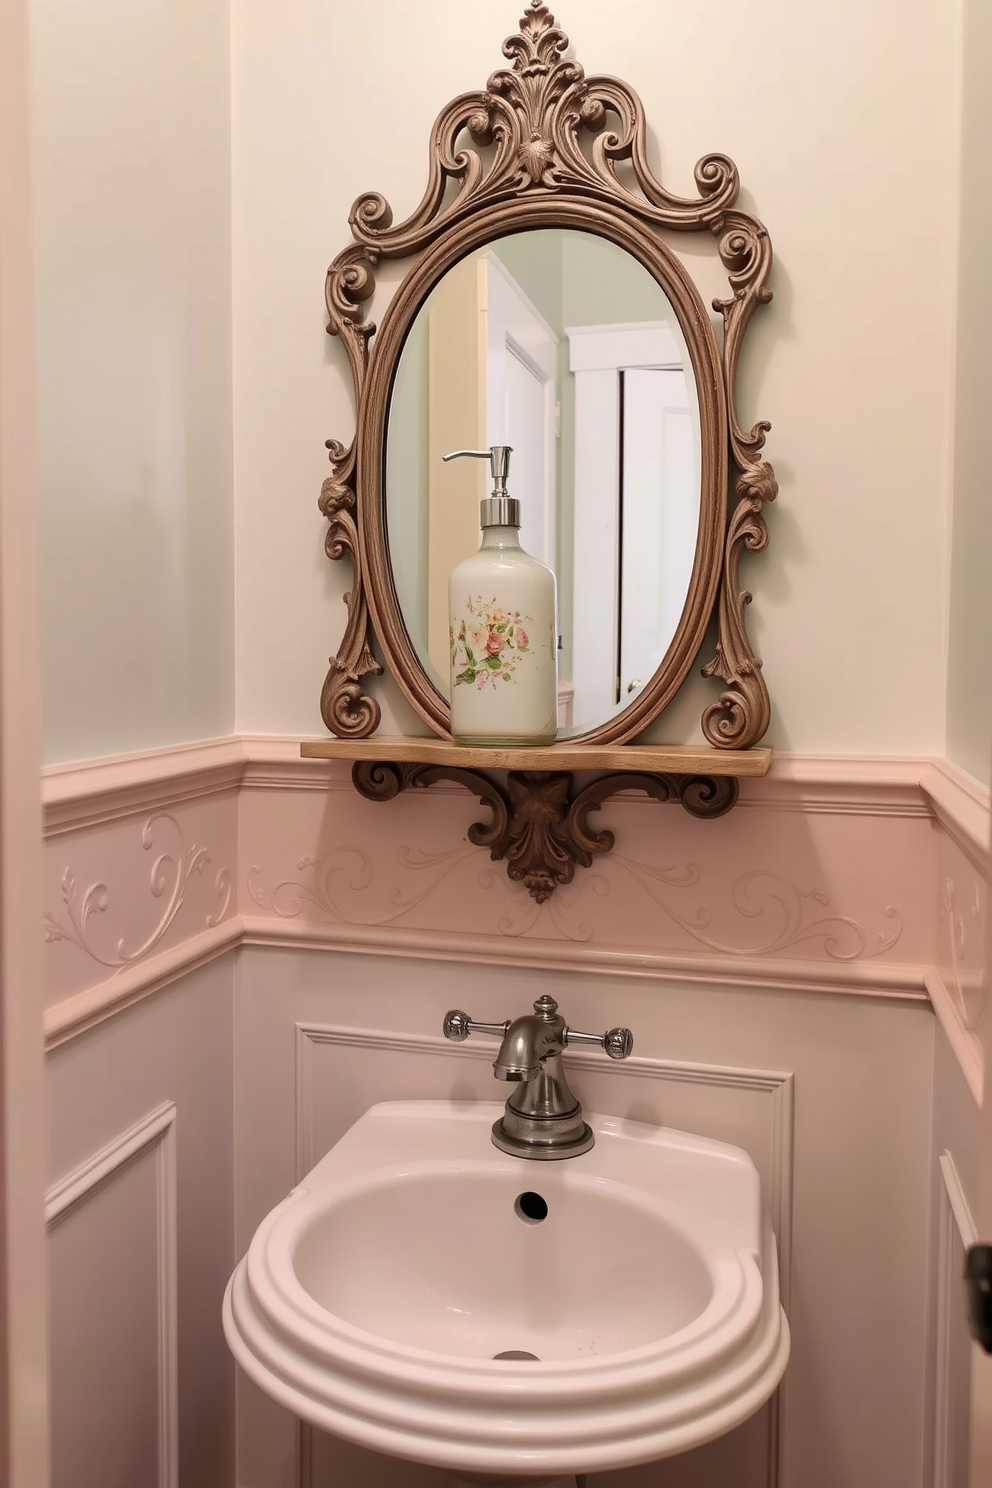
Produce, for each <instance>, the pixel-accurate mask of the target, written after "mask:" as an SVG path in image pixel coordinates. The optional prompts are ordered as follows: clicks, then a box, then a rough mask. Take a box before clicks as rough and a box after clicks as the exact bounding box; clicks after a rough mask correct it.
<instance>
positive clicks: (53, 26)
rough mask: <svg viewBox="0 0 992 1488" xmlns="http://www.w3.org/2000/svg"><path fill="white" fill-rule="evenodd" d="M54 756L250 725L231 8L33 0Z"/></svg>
mask: <svg viewBox="0 0 992 1488" xmlns="http://www.w3.org/2000/svg"><path fill="white" fill-rule="evenodd" d="M28 10H29V17H30V26H31V76H30V82H31V112H32V119H31V135H32V152H33V193H34V213H33V215H34V222H33V227H34V236H35V278H36V296H35V298H36V311H35V313H36V326H37V361H38V375H37V427H38V491H39V502H38V504H39V533H40V580H41V635H42V655H43V667H42V673H43V745H44V756H45V759H46V761H49V762H52V761H59V760H67V759H77V758H84V757H87V756H93V755H100V754H109V753H112V752H116V751H122V750H128V749H141V748H147V747H150V746H153V745H158V744H167V743H171V742H174V741H178V740H183V739H190V738H199V737H203V736H209V735H213V734H221V733H226V732H228V731H229V730H230V728H231V727H232V725H233V718H234V684H233V670H234V628H233V603H234V594H233V582H234V581H233V526H234V516H233V502H232V488H231V373H230V362H231V350H230V339H231V333H230V321H231V310H230V275H231V269H230V149H229V140H230V118H229V113H230V109H229V99H230V87H229V71H230V61H229V51H230V46H229V22H228V13H227V7H226V6H224V5H219V4H215V3H210V4H200V3H197V0H168V3H164V4H161V5H157V6H145V5H141V6H135V5H130V4H127V3H125V0H101V3H100V4H99V5H95V4H94V5H82V6H81V5H78V4H75V3H73V0H31V3H30V5H29V7H28Z"/></svg>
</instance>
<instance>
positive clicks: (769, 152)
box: [232, 0, 959, 753]
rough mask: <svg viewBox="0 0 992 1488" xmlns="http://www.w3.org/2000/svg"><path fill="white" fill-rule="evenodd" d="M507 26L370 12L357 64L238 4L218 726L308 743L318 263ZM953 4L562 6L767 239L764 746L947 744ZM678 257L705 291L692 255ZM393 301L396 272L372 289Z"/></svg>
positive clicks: (587, 50) (756, 383)
mask: <svg viewBox="0 0 992 1488" xmlns="http://www.w3.org/2000/svg"><path fill="white" fill-rule="evenodd" d="M520 8H521V7H520V5H519V4H517V5H515V6H508V7H507V8H506V10H505V11H502V10H501V8H500V7H498V6H496V7H494V6H493V5H492V4H487V5H484V6H483V5H471V6H464V7H462V8H461V9H460V10H459V11H458V12H457V13H456V14H454V15H453V14H452V12H451V11H450V8H448V7H443V6H442V5H441V3H440V0H421V3H418V4H417V5H416V6H411V5H409V4H408V3H407V0H381V3H380V4H379V5H378V6H377V7H376V12H375V38H374V46H373V45H372V41H371V38H370V32H369V17H368V14H367V12H366V11H364V10H362V9H361V8H360V7H347V6H327V5H325V4H323V3H318V0H291V3H289V4H286V5H282V6H279V7H276V8H273V7H272V6H270V5H267V4H263V3H261V0H245V3H243V4H241V5H238V6H237V7H235V9H234V13H233V25H234V33H233V52H234V64H233V95H234V134H233V144H232V149H233V172H234V197H233V214H234V218H233V220H234V348H235V357H234V361H235V388H234V392H235V472H236V485H237V499H238V507H239V521H238V541H237V568H238V597H237V633H238V656H237V677H238V680H237V716H238V726H239V727H240V728H243V729H248V730H259V731H265V732H271V731H290V732H291V731H296V730H300V731H315V730H318V731H319V729H320V720H319V716H318V711H317V699H318V696H319V690H320V684H321V681H322V679H323V675H324V670H325V667H326V659H327V655H328V653H329V652H331V651H333V650H334V649H335V647H336V645H337V642H338V639H339V637H340V635H341V632H342V630H343V626H344V620H345V614H344V608H343V606H342V604H341V602H340V601H341V596H342V593H343V591H344V588H345V585H346V583H347V581H348V575H347V572H346V566H345V565H340V566H333V565H330V564H328V563H327V561H326V559H325V557H324V554H323V549H322V540H323V522H322V520H321V519H320V517H319V515H318V513H317V511H316V506H315V502H316V496H317V493H318V491H319V487H320V482H321V480H322V478H323V476H324V474H325V473H326V470H327V466H326V463H325V456H324V451H323V441H324V440H325V439H326V438H327V437H328V436H331V435H332V436H335V437H338V438H342V439H347V438H349V437H350V435H351V431H352V428H353V424H354V412H353V405H352V394H351V386H350V377H349V376H348V373H347V370H346V366H345V361H344V356H343V353H342V350H341V348H340V346H338V345H337V344H336V343H335V342H334V341H333V340H329V339H328V338H327V337H326V336H325V334H324V328H323V327H324V311H323V304H322V281H323V274H324V270H325V268H326V265H327V263H328V261H329V259H330V258H331V257H332V256H333V255H334V254H335V253H336V252H337V251H339V250H340V249H341V248H342V247H344V246H345V244H346V243H347V242H348V240H349V230H348V227H347V218H348V212H349V209H350V207H351V204H352V202H353V201H354V200H355V198H356V197H357V196H358V195H359V194H360V193H361V192H364V191H369V190H376V191H381V192H382V193H383V194H384V195H385V196H386V198H387V200H388V201H389V202H390V203H391V205H392V207H393V210H394V220H395V221H400V220H402V219H403V218H404V217H405V216H406V215H407V214H409V213H410V212H411V211H412V210H413V208H414V207H415V206H416V204H417V202H418V201H419V199H420V195H421V192H422V190H423V187H424V184H425V182H426V178H427V152H428V140H429V136H430V129H431V125H432V123H433V120H434V118H435V116H436V114H437V112H438V110H439V109H440V108H441V107H442V106H443V105H444V104H445V103H446V102H447V101H448V100H449V99H450V98H452V97H453V96H454V95H455V94H457V93H459V92H461V91H464V90H468V89H472V88H481V87H484V85H485V82H486V79H487V78H488V76H489V74H490V73H491V72H492V71H493V69H494V68H495V67H497V66H499V65H500V64H501V61H502V58H501V52H500V45H501V42H502V40H503V37H504V36H505V35H506V34H508V33H509V32H510V31H511V30H512V29H513V28H514V27H515V24H516V21H517V19H518V16H519V13H520ZM957 11H958V7H957V5H956V4H951V5H944V4H935V3H933V0H910V3H908V4H907V3H904V0H875V3H873V4H871V5H865V4H864V3H863V0H837V3H835V4H832V5H830V6H796V5H793V4H790V3H788V0H754V3H753V4H751V5H748V6H738V5H733V4H731V3H729V0H717V3H714V4H712V5H708V6H687V5H683V4H679V3H676V0H637V3H631V4H628V5H625V6H622V7H614V8H613V9H612V10H611V11H610V12H609V14H608V15H607V14H606V13H605V12H604V10H603V8H602V6H600V5H596V4H594V3H593V0H564V3H563V4H562V5H561V6H558V7H557V12H558V14H559V19H560V21H561V23H562V25H563V26H564V28H565V30H566V31H567V32H568V34H569V36H570V38H571V41H572V44H573V47H574V50H575V53H576V55H577V57H578V58H579V60H580V61H581V62H582V63H583V65H584V66H585V67H586V69H587V71H588V72H590V73H596V72H604V73H612V74H615V75H618V76H620V77H622V78H624V79H626V80H627V81H628V82H629V83H630V84H631V85H632V86H633V87H635V88H636V89H637V90H638V91H639V93H640V95H641V97H642V100H643V102H644V105H645V108H646V111H647V116H648V119H649V120H650V126H651V133H650V156H651V159H652V161H653V164H654V166H655V167H656V168H657V169H660V170H662V172H663V179H664V180H665V182H666V183H667V185H668V186H669V187H671V188H672V189H674V190H678V191H681V192H683V193H686V194H689V193H691V192H693V191H694V187H693V182H692V168H693V165H694V164H695V162H696V160H697V159H698V158H699V157H700V156H701V155H703V154H704V153H706V152H709V151H714V150H718V151H725V152H726V153H727V154H729V155H730V156H731V157H732V158H733V159H734V160H735V161H736V162H737V164H738V167H739V169H740V172H741V176H742V180H743V182H744V184H745V190H746V202H747V204H748V206H750V207H753V209H754V210H755V211H756V212H757V213H758V214H759V216H760V217H761V218H762V219H763V220H764V221H765V222H766V223H767V224H768V226H769V229H770V231H771V235H772V242H773V245H774V248H775V252H776V266H775V269H774V274H773V280H772V287H773V289H774V292H775V300H774V302H773V303H772V305H771V306H770V307H769V308H768V309H767V310H766V311H765V312H763V314H762V315H761V317H760V318H759V320H758V321H757V322H756V324H755V328H754V331H753V338H752V342H751V345H750V347H749V348H748V350H747V353H746V356H745V359H744V363H743V366H742V369H741V410H742V417H743V418H744V420H745V421H746V422H750V421H752V420H753V419H756V418H768V419H770V420H771V421H772V423H773V430H772V433H771V436H770V440H769V444H768V452H769V456H770V458H771V459H772V460H773V462H774V464H775V466H776V469H777V471H778V474H779V477H780V481H781V495H780V497H779V501H778V503H777V505H776V507H775V508H774V509H773V510H772V512H771V513H770V519H771V529H772V537H771V546H770V549H769V551H768V552H767V553H766V554H764V555H762V556H761V558H760V559H757V560H755V561H754V562H753V563H752V564H751V566H750V567H749V569H748V570H747V571H746V574H745V581H746V582H747V583H748V585H749V587H751V588H753V590H754V592H755V603H754V605H753V607H752V609H753V616H752V620H751V626H752V632H753V635H754V637H755V640H756V643H757V646H758V649H759V651H760V652H761V654H762V655H763V657H764V661H765V672H766V676H767V678H768V681H769V685H770V688H771V692H772V698H773V704H774V710H775V717H774V722H773V725H772V730H771V734H770V742H772V743H773V744H775V745H776V746H778V747H780V748H790V749H796V750H831V751H856V750H864V751H891V752H896V753H913V752H924V753H929V752H936V753H942V752H943V747H944V703H945V692H946V676H945V671H946V661H945V656H946V623H945V618H944V617H945V612H946V597H947V596H946V588H947V573H946V568H947V528H948V520H947V510H948V502H949V474H950V437H951V436H950V417H951V392H952V375H951V374H952V366H953V354H954V347H953V330H954V325H953V321H954V303H953V295H954V287H955V266H956V252H957V210H956V209H957V195H956V193H957V173H958V129H959V105H958V93H959V80H958V54H959V37H958V16H957ZM921 100H925V106H921ZM921 182H926V205H925V209H921V208H920V205H919V203H920V191H921V186H920V183H921ZM910 240H911V248H910V249H908V248H907V243H908V242H910ZM675 247H676V248H677V249H678V250H679V251H680V253H683V254H686V255H687V257H688V256H690V255H693V256H691V257H690V258H689V261H690V264H691V266H692V267H693V268H694V269H699V270H701V271H702V273H703V275H704V278H705V279H706V294H707V298H708V297H709V295H710V293H711V292H714V293H715V292H716V291H717V289H718V287H719V286H718V283H717V282H716V276H715V274H714V272H713V267H714V265H713V257H712V248H711V245H709V244H705V245H702V246H701V247H699V248H698V249H697V248H694V247H693V246H692V245H691V244H689V243H687V242H684V241H682V242H678V243H676V244H675ZM923 274H925V275H926V281H925V282H926V285H927V292H926V297H925V301H926V307H927V309H926V313H925V314H922V313H920V304H921V297H920V286H921V276H922V275H923ZM394 283H395V271H394V270H393V269H392V268H389V269H387V271H386V272H384V273H383V274H382V275H381V276H380V285H384V286H386V287H387V288H388V286H389V285H391V284H394ZM711 286H712V289H711ZM373 318H374V317H373ZM910 431H911V437H908V435H909V432H910ZM380 693H381V694H382V695H384V696H385V697H386V698H387V700H389V701H391V704H392V706H391V708H389V709H387V713H386V716H385V718H384V724H383V727H384V728H385V729H387V730H389V729H391V728H395V724H396V721H397V720H398V721H401V722H403V723H406V722H407V721H408V720H407V715H406V712H405V710H403V709H402V707H401V704H400V702H399V700H398V698H397V695H396V693H395V690H394V689H393V688H392V687H391V685H390V684H389V683H388V682H383V684H381V688H380ZM704 695H705V697H706V698H709V697H710V696H711V695H712V692H711V689H710V688H709V687H708V686H707V685H706V684H703V683H700V682H698V680H697V681H696V682H695V683H693V685H692V696H691V697H690V698H688V699H687V700H683V699H680V700H679V701H678V703H677V704H676V705H675V710H674V712H673V714H672V717H671V721H670V724H668V725H666V732H667V733H669V734H672V735H673V737H674V731H675V730H676V729H677V730H678V731H679V732H680V733H682V734H684V735H686V734H689V733H690V732H692V731H693V730H694V729H695V727H696V721H697V718H698V711H699V706H698V705H699V703H700V701H701V699H702V697H703V696H704ZM390 712H391V713H392V715H393V717H392V718H390V716H389V715H390Z"/></svg>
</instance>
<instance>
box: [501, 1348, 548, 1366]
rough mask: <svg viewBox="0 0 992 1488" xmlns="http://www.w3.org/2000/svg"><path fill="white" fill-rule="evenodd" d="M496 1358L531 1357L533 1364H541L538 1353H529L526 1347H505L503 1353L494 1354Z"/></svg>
mask: <svg viewBox="0 0 992 1488" xmlns="http://www.w3.org/2000/svg"><path fill="white" fill-rule="evenodd" d="M493 1358H494V1359H530V1361H531V1363H532V1364H540V1362H541V1361H540V1359H539V1358H538V1357H537V1355H536V1354H529V1353H528V1352H527V1350H526V1349H505V1350H504V1352H503V1353H501V1354H493Z"/></svg>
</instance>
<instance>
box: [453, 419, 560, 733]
mask: <svg viewBox="0 0 992 1488" xmlns="http://www.w3.org/2000/svg"><path fill="white" fill-rule="evenodd" d="M511 453H512V450H511V449H510V446H509V445H505V444H495V445H493V447H492V448H491V449H488V450H455V451H454V452H453V453H452V454H450V455H445V456H444V459H445V460H454V459H457V458H458V457H460V456H462V455H470V456H472V457H473V458H475V459H482V460H489V462H490V466H491V469H492V474H493V493H492V495H491V496H490V497H489V498H488V499H487V500H485V501H483V502H482V503H481V509H480V521H481V524H482V546H481V547H480V549H479V551H478V552H477V553H475V554H473V556H472V557H471V558H466V559H465V560H464V561H463V562H462V563H458V564H456V565H455V567H454V568H453V569H452V571H451V578H450V580H449V583H448V614H449V625H450V631H449V635H450V640H451V732H452V734H453V736H454V739H455V742H456V743H457V744H490V745H509V746H511V747H512V746H513V745H518V746H519V745H522V744H552V743H554V739H555V734H556V732H557V724H558V613H557V586H556V584H555V576H554V574H553V573H552V572H551V570H550V569H549V568H545V566H544V564H543V563H538V561H537V559H536V558H532V557H531V556H530V554H529V553H525V552H524V550H523V548H522V547H521V546H520V530H519V529H520V502H519V501H517V500H515V498H514V497H512V496H510V495H509V494H508V492H507V489H506V477H507V473H508V471H509V467H510V455H511Z"/></svg>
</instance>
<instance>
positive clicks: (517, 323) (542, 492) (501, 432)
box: [485, 257, 558, 569]
mask: <svg viewBox="0 0 992 1488" xmlns="http://www.w3.org/2000/svg"><path fill="white" fill-rule="evenodd" d="M486 279H487V282H486V295H485V303H486V315H487V328H486V443H487V444H490V445H492V444H508V445H510V446H511V447H512V449H513V455H512V457H511V459H510V478H509V481H508V482H507V487H508V489H509V491H510V494H511V495H512V496H516V498H517V499H518V501H519V502H520V544H521V547H523V548H524V549H525V550H526V551H527V552H528V553H530V554H531V555H532V556H533V557H535V558H538V559H540V561H541V562H542V563H545V564H547V566H548V568H551V569H553V568H554V567H555V539H556V525H557V524H556V504H557V503H556V492H555V386H556V376H557V367H558V340H557V337H556V336H555V334H554V332H553V331H552V329H551V327H550V326H549V325H548V324H547V322H546V321H545V320H543V319H542V317H541V316H540V315H539V314H538V312H537V311H536V310H535V309H534V307H533V305H531V303H530V301H529V300H528V299H527V297H526V295H525V294H524V292H523V290H522V289H521V288H520V286H519V285H518V284H517V283H516V281H515V280H514V279H512V278H511V277H510V276H509V274H508V273H507V272H506V270H505V269H504V268H503V266H502V265H501V264H499V263H497V262H495V261H494V260H493V259H492V258H491V257H488V258H487V259H486Z"/></svg>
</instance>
